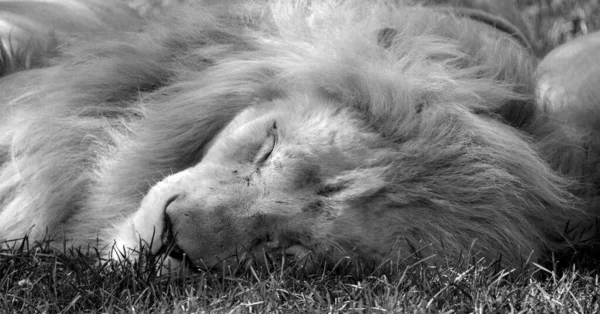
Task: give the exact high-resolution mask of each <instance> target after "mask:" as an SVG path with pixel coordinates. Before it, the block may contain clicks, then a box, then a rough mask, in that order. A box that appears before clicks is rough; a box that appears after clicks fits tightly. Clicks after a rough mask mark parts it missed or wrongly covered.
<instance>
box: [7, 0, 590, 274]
mask: <svg viewBox="0 0 600 314" xmlns="http://www.w3.org/2000/svg"><path fill="white" fill-rule="evenodd" d="M103 36H104V35H98V37H96V38H94V39H93V40H91V41H83V42H79V43H73V44H72V45H70V46H69V47H68V48H66V50H65V52H64V56H62V57H61V59H60V60H58V61H57V62H58V65H57V66H54V67H51V68H46V69H40V70H32V71H27V72H21V73H17V74H13V75H11V76H9V77H6V78H4V79H3V80H2V82H1V83H0V84H1V86H3V90H2V97H3V98H2V104H1V106H2V107H1V110H2V112H1V115H0V162H1V168H0V238H3V239H16V238H20V237H22V236H24V235H26V234H28V235H29V236H30V237H31V238H33V239H35V240H41V239H43V238H44V237H47V236H50V237H52V238H54V239H57V240H66V241H67V242H68V243H73V244H75V245H83V246H97V247H98V248H99V249H101V250H104V252H106V254H107V255H108V256H110V254H111V249H110V247H111V246H112V245H113V244H115V243H116V245H117V250H121V248H123V247H125V250H127V249H128V248H129V249H136V248H137V244H138V243H140V237H141V240H142V242H146V243H148V244H152V247H151V249H152V252H154V253H157V254H158V253H160V252H161V251H162V244H163V238H168V239H174V241H175V242H176V243H177V245H178V246H179V248H180V249H181V250H182V251H184V252H185V253H187V256H188V257H189V258H190V259H191V261H192V263H194V264H196V265H198V266H199V265H207V266H214V265H216V264H219V262H220V261H223V260H228V259H229V258H230V257H239V256H241V255H243V253H248V252H249V253H251V254H250V255H255V256H256V254H259V252H260V251H262V250H272V251H279V252H282V251H287V254H291V255H294V256H296V257H298V258H299V257H302V256H304V255H306V254H309V253H310V254H312V255H313V256H314V257H316V258H318V259H324V260H328V261H333V262H336V261H337V260H339V259H340V258H343V257H344V256H358V257H359V258H362V259H363V260H365V261H368V262H376V263H377V262H381V261H383V260H386V259H392V260H394V261H398V263H400V264H404V263H412V262H414V259H415V258H417V259H418V258H421V257H428V256H430V255H434V258H433V259H432V260H433V261H436V262H442V261H444V259H445V258H450V259H456V258H460V257H461V256H464V255H465V254H474V255H476V256H480V257H483V258H486V259H488V260H493V259H495V258H499V257H501V261H502V263H503V264H504V265H506V266H520V265H521V263H522V262H523V261H524V260H527V259H529V258H530V259H531V260H540V259H543V258H544V257H545V256H547V254H549V253H552V252H563V251H565V250H566V249H568V248H570V247H571V246H572V243H571V239H570V236H571V235H570V234H569V233H567V232H565V230H567V229H568V230H571V229H572V228H574V227H576V228H581V229H577V230H578V234H581V232H583V231H582V230H585V229H584V227H586V223H590V222H591V221H592V218H590V215H592V214H593V212H592V211H591V209H590V208H592V207H591V205H589V203H591V201H592V200H593V197H594V196H595V194H594V193H595V192H592V191H595V189H594V188H593V187H591V186H590V185H588V184H587V183H590V182H591V181H592V180H591V179H589V178H588V179H586V178H585V177H582V176H576V175H575V174H579V175H580V174H581V173H582V171H580V170H581V169H584V168H585V169H588V168H590V167H591V168H593V167H595V165H596V164H595V163H594V162H595V160H584V161H583V164H581V166H577V165H571V168H569V169H566V168H565V167H564V166H562V165H567V164H570V159H569V158H571V157H572V155H573V154H570V153H569V152H575V151H579V150H580V149H583V148H582V147H580V146H578V145H580V142H577V141H575V142H573V143H574V144H573V146H572V147H571V146H569V144H568V143H569V142H566V143H565V142H562V141H563V140H564V139H565V138H569V132H570V128H569V125H568V124H566V123H569V122H570V121H560V119H553V120H552V121H549V119H548V117H546V116H545V115H544V111H543V110H541V109H539V107H538V106H536V104H535V100H534V97H533V95H534V93H533V90H534V82H533V80H532V77H533V76H532V71H533V70H534V59H533V58H532V57H531V55H530V54H529V52H528V51H527V50H526V49H525V48H523V47H522V46H521V45H520V44H519V43H518V42H517V41H515V40H514V38H513V37H511V36H509V35H507V34H503V33H502V32H499V31H496V30H494V29H493V28H491V27H490V26H488V25H483V24H481V23H478V22H475V21H472V20H469V19H468V18H464V17H454V16H452V15H451V14H448V13H445V12H441V11H440V10H434V9H430V8H426V7H420V6H408V5H405V4H396V3H386V2H384V1H373V2H370V3H366V2H363V1H335V0H330V1H329V0H324V1H301V0H299V1H279V2H277V1H273V2H269V3H264V2H256V3H246V4H245V5H235V6H231V7H229V6H227V5H216V6H210V7H207V6H203V5H202V4H190V5H189V6H185V7H183V8H179V9H177V8H176V9H173V12H170V13H163V16H162V17H160V18H155V19H154V22H151V23H150V24H149V25H148V26H146V28H145V31H144V32H143V33H125V32H122V33H121V32H112V33H109V34H107V35H105V36H104V37H103ZM7 86H9V87H10V88H9V87H7ZM14 86H20V88H18V89H15V88H13V87H14ZM588 131H589V132H596V131H595V130H593V129H590V130H588ZM550 134H552V136H549V135H550ZM557 134H558V135H559V136H557ZM559 141H561V142H559ZM557 147H560V148H561V149H566V150H567V152H566V153H561V154H557V153H556V152H555V150H556V149H557ZM585 149H595V147H591V148H590V147H586V148H585ZM578 161H580V160H579V159H578ZM550 165H552V166H555V167H557V168H555V169H553V168H552V167H551V166H550ZM577 167H581V168H578V169H572V168H577ZM563 168H565V169H563ZM591 168H590V169H591ZM558 170H565V171H563V172H558ZM578 171H579V172H578ZM589 174H590V175H593V172H589ZM566 226H569V227H568V228H566ZM161 235H164V236H163V237H161Z"/></svg>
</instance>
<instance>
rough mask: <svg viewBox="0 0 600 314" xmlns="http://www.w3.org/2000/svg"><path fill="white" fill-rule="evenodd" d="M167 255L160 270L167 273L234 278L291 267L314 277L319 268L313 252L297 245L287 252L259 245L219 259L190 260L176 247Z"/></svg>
mask: <svg viewBox="0 0 600 314" xmlns="http://www.w3.org/2000/svg"><path fill="white" fill-rule="evenodd" d="M166 254H167V255H166V257H165V262H164V263H163V267H162V269H163V271H164V270H166V271H168V272H172V271H173V270H175V271H177V270H178V269H181V268H182V267H183V268H186V269H189V270H193V271H206V272H213V273H220V274H225V275H229V274H231V275H233V274H235V273H237V272H239V271H247V270H249V269H250V268H271V267H273V266H275V265H278V266H281V267H292V268H294V269H295V270H297V271H301V272H305V273H313V272H315V271H316V268H317V265H318V263H317V262H316V259H315V256H314V255H313V252H312V251H311V250H310V249H309V248H307V247H306V246H304V245H302V244H299V243H296V244H292V245H290V246H288V247H287V248H267V247H265V246H264V245H258V246H257V247H255V248H253V249H252V250H249V251H245V252H242V253H240V252H238V253H237V254H235V255H232V256H229V257H225V258H221V259H216V258H209V259H197V260H194V259H190V258H189V255H188V254H186V253H185V252H184V251H183V250H182V249H181V248H180V247H178V246H177V245H174V246H172V247H171V248H170V250H169V251H168V252H166Z"/></svg>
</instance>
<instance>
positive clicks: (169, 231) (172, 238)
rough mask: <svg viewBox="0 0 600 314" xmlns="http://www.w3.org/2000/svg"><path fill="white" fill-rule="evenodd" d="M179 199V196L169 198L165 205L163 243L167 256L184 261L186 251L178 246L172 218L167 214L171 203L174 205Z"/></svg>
mask: <svg viewBox="0 0 600 314" xmlns="http://www.w3.org/2000/svg"><path fill="white" fill-rule="evenodd" d="M178 197H179V195H174V196H172V197H171V198H169V200H167V202H166V204H165V215H164V220H165V225H164V226H165V227H164V230H163V234H162V243H163V249H164V252H165V253H166V254H168V255H169V256H170V257H173V258H175V259H177V260H183V259H184V253H185V252H184V251H183V250H182V249H181V248H180V247H179V246H178V245H177V241H176V236H177V235H176V234H175V232H174V230H173V223H172V222H171V218H170V217H169V214H168V213H167V208H168V207H169V205H171V203H173V202H174V201H175V200H176V199H177V198H178Z"/></svg>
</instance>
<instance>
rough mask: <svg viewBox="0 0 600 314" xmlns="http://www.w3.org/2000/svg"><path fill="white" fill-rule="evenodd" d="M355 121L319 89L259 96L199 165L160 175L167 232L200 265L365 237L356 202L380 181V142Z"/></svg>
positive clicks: (337, 245)
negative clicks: (310, 93)
mask: <svg viewBox="0 0 600 314" xmlns="http://www.w3.org/2000/svg"><path fill="white" fill-rule="evenodd" d="M300 102H303V103H300ZM361 128H362V126H361V122H360V120H359V119H357V118H355V117H353V114H352V112H351V111H349V110H348V109H340V108H336V106H335V105H334V104H332V103H328V102H327V100H325V99H318V97H317V99H306V98H300V97H299V98H298V99H293V98H292V99H280V100H275V101H272V102H268V103H263V104H259V105H256V106H254V107H252V108H249V109H247V110H245V111H243V112H242V113H240V114H239V115H238V116H237V117H236V118H235V119H234V120H233V121H232V122H231V123H230V124H229V125H228V126H227V127H226V128H225V129H224V130H223V131H222V132H221V133H220V135H219V136H217V138H216V139H214V141H213V143H212V145H211V146H210V148H209V149H208V151H207V153H206V155H205V156H204V158H203V159H202V161H201V162H200V163H199V164H198V165H196V166H194V167H192V168H189V169H187V170H184V171H182V172H179V173H176V174H174V175H173V176H171V177H170V178H167V179H166V180H165V181H163V182H168V184H166V185H165V184H158V185H157V186H156V187H155V188H154V189H157V188H158V189H160V190H161V191H160V192H159V194H162V195H161V196H160V197H159V199H161V200H162V202H164V204H155V205H156V206H164V207H165V208H166V217H168V220H170V227H171V230H169V231H168V232H170V234H171V235H174V237H175V241H176V244H177V245H178V246H179V248H180V249H181V250H183V251H184V252H185V253H186V254H187V256H188V258H189V259H190V260H191V261H192V263H194V264H195V265H197V266H206V267H213V266H216V265H217V264H220V262H221V261H224V260H231V261H235V260H238V259H240V258H242V257H244V256H245V257H248V256H254V257H262V256H264V253H265V252H266V253H270V252H277V253H285V254H287V255H293V256H294V257H296V258H300V257H302V255H305V254H306V253H308V252H309V251H310V252H311V253H312V254H315V255H316V256H320V255H325V252H327V255H328V257H329V258H331V257H333V258H339V257H341V256H344V255H352V254H353V253H352V252H351V251H353V250H354V249H355V248H354V246H355V245H356V243H358V242H360V241H366V242H368V239H369V237H370V236H369V235H365V234H364V233H363V230H364V229H363V227H366V226H356V223H357V222H359V221H360V222H364V221H363V219H361V218H360V217H352V216H353V215H358V214H359V213H358V212H353V208H354V207H357V206H361V204H362V200H365V199H368V198H370V197H373V196H374V195H375V194H377V193H378V192H379V191H380V190H381V189H382V188H383V186H384V180H383V178H382V176H381V175H382V173H379V171H380V169H379V168H378V167H377V166H376V165H374V164H373V162H372V161H373V160H374V157H376V155H377V157H380V155H381V154H385V149H384V148H383V147H381V148H378V147H376V145H377V144H376V143H378V142H379V139H378V136H377V135H375V133H370V132H368V131H366V130H361ZM348 241H350V242H349V243H353V244H351V245H350V244H349V246H347V247H346V246H344V243H343V242H348ZM367 244H368V243H367ZM340 254H341V255H340Z"/></svg>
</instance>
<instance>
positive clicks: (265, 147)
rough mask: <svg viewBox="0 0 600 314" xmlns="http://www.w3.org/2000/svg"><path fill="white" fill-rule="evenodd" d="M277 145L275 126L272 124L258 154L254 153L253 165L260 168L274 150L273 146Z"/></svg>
mask: <svg viewBox="0 0 600 314" xmlns="http://www.w3.org/2000/svg"><path fill="white" fill-rule="evenodd" d="M276 143H277V124H276V123H275V122H273V126H272V127H271V129H270V130H269V135H268V137H267V139H266V140H265V141H264V142H263V143H262V145H261V146H260V148H259V149H258V152H257V153H256V157H255V158H254V162H253V164H255V165H257V166H260V165H262V164H263V163H264V162H265V161H267V159H269V157H270V156H271V153H272V152H273V149H275V144H276Z"/></svg>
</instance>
